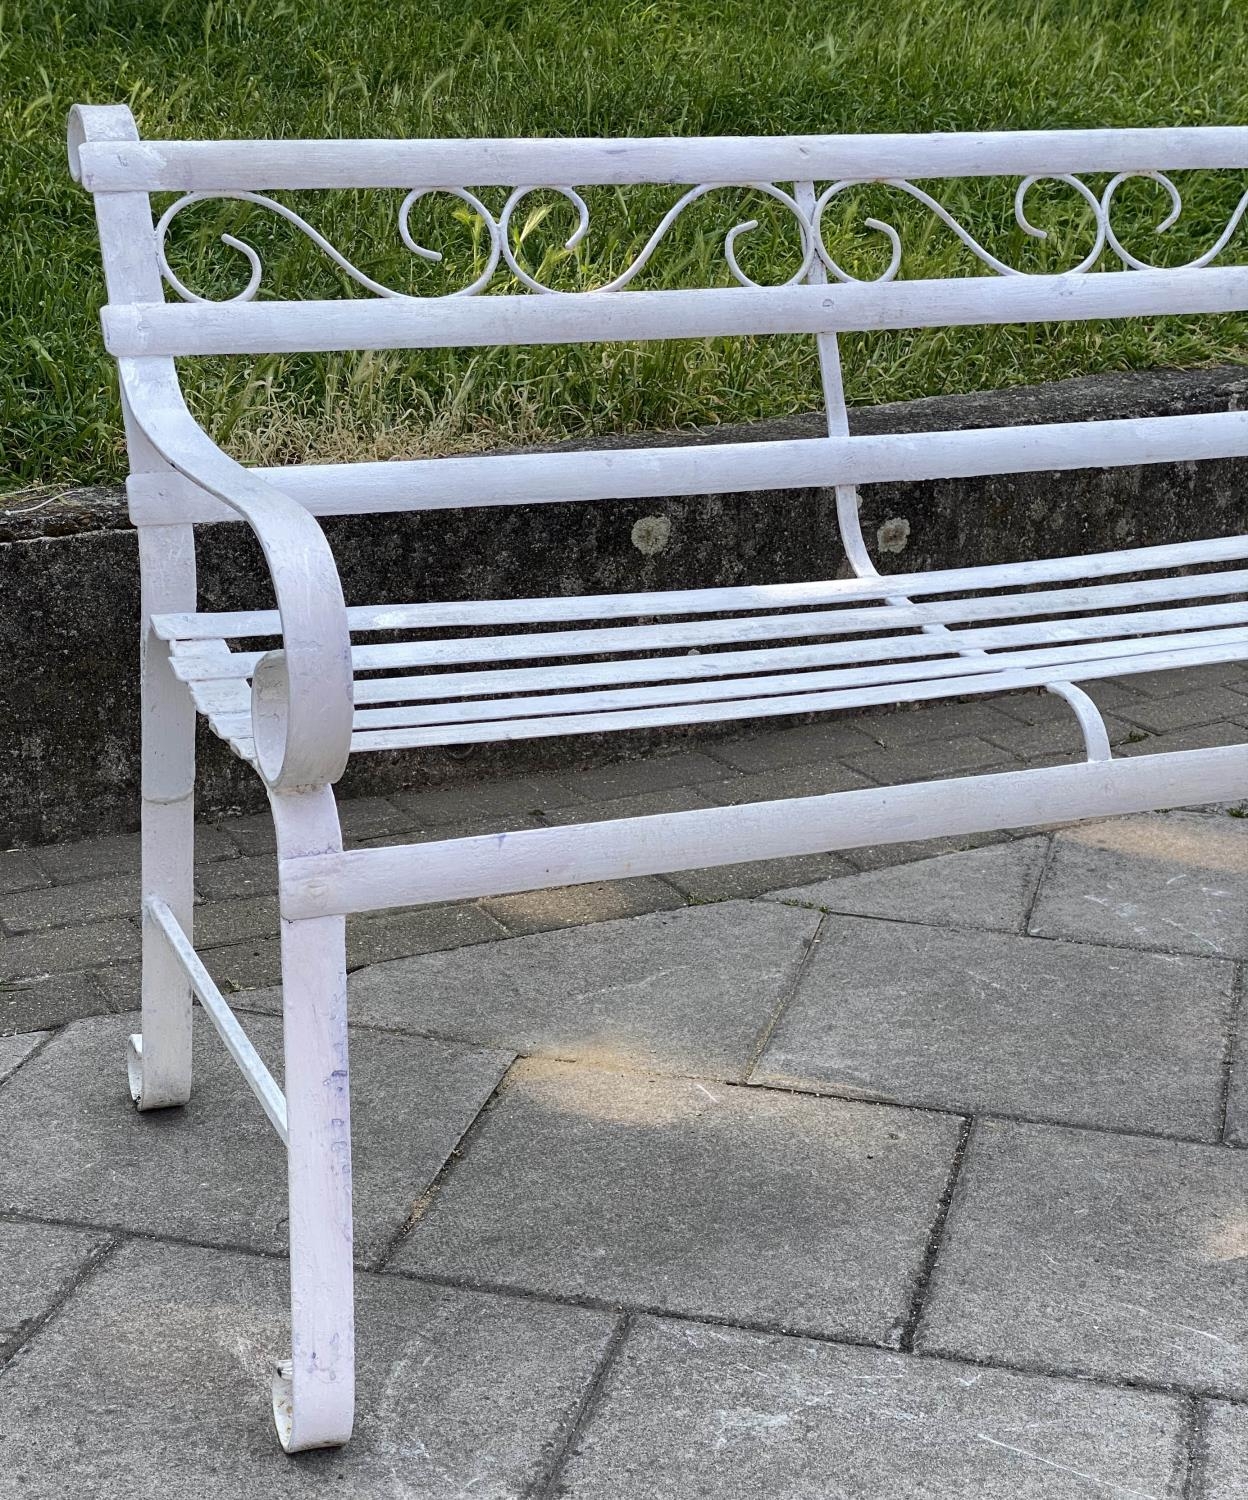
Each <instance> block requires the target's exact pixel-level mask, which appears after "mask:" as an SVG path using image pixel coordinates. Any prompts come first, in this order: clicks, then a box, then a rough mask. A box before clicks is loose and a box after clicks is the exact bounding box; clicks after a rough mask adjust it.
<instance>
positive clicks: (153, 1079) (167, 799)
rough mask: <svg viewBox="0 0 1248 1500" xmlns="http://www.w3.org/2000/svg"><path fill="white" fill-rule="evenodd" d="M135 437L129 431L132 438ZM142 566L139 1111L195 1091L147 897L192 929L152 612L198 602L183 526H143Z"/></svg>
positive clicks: (135, 1069) (186, 764)
mask: <svg viewBox="0 0 1248 1500" xmlns="http://www.w3.org/2000/svg"><path fill="white" fill-rule="evenodd" d="M132 437H133V434H132ZM139 561H140V567H141V572H142V588H141V606H140V607H141V611H142V625H141V641H140V651H141V653H142V655H141V660H142V674H143V676H142V696H143V706H142V738H143V750H142V754H143V773H142V774H143V782H142V795H143V803H142V900H143V904H144V905H143V980H142V987H143V999H142V1004H143V1034H142V1037H141V1038H140V1037H131V1038H130V1092H131V1093H132V1094H133V1096H134V1099H135V1102H136V1104H137V1105H138V1106H139V1108H140V1109H142V1110H147V1109H165V1108H167V1107H168V1106H170V1105H176V1104H185V1103H186V1101H187V1100H188V1099H189V1098H190V1096H191V986H190V983H189V981H188V980H187V977H186V973H185V972H184V970H183V968H182V965H181V964H180V963H179V962H178V959H177V956H176V955H175V954H174V953H173V952H172V951H171V949H170V947H169V944H168V943H167V942H166V941H165V939H164V936H163V934H162V933H161V932H160V930H159V928H158V927H157V926H156V925H155V924H154V923H153V922H152V920H151V917H150V914H149V912H148V909H147V903H148V902H150V901H152V900H157V901H162V902H164V903H165V905H166V906H168V908H169V910H170V911H171V912H172V913H173V915H174V917H175V919H176V920H177V922H178V925H179V926H180V927H181V928H182V930H183V932H185V933H186V934H187V937H188V940H189V939H190V938H191V935H192V922H193V920H194V909H195V907H194V903H195V889H194V880H195V795H194V794H195V707H194V704H193V703H192V702H191V697H190V694H189V693H188V692H187V691H186V688H185V686H184V685H183V684H182V683H180V682H179V681H178V680H177V679H176V678H175V677H174V675H173V673H172V671H171V670H170V666H169V647H168V644H167V643H166V642H165V641H162V640H161V639H160V638H159V637H158V636H157V635H156V634H155V633H154V632H153V630H152V629H151V623H150V622H151V618H152V615H153V614H161V613H164V612H166V611H171V610H185V609H190V610H193V609H194V608H195V540H194V533H193V531H192V529H191V527H189V526H152V527H144V528H143V529H141V530H140V532H139Z"/></svg>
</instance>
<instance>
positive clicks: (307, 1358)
mask: <svg viewBox="0 0 1248 1500" xmlns="http://www.w3.org/2000/svg"><path fill="white" fill-rule="evenodd" d="M270 801H271V803H272V807H273V817H274V821H275V823H276V826H277V854H278V861H279V864H280V863H283V862H284V861H286V860H288V859H293V858H298V857H301V856H304V855H307V854H312V853H332V852H337V851H339V850H341V848H342V839H341V835H340V832H339V827H338V814H337V809H336V806H335V803H334V794H333V791H332V789H331V788H330V787H319V788H313V789H310V790H308V791H304V792H295V793H287V794H278V793H271V794H270ZM282 1015H283V1027H284V1045H285V1061H286V1077H285V1085H286V1125H287V1132H288V1143H287V1183H288V1188H289V1193H290V1315H291V1357H290V1360H289V1361H288V1362H286V1363H284V1364H281V1365H279V1366H278V1370H277V1374H276V1376H275V1377H274V1381H273V1416H274V1421H275V1422H276V1424H277V1431H278V1436H279V1437H280V1439H281V1442H282V1446H283V1448H285V1449H286V1451H287V1452H288V1453H295V1452H298V1451H300V1450H302V1449H305V1448H330V1447H337V1446H338V1445H339V1444H342V1443H345V1442H346V1441H347V1439H348V1438H349V1437H350V1436H351V1427H352V1423H353V1420H354V1414H355V1308H354V1289H353V1265H352V1223H351V1103H350V1083H349V1077H348V1067H347V971H346V921H345V918H343V917H312V918H307V919H304V920H300V921H293V922H292V921H287V920H285V919H284V918H283V920H282Z"/></svg>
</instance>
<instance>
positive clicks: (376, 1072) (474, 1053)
mask: <svg viewBox="0 0 1248 1500" xmlns="http://www.w3.org/2000/svg"><path fill="white" fill-rule="evenodd" d="M195 1019H196V1032H195V1068H196V1074H195V1091H194V1093H193V1095H192V1097H191V1102H190V1103H189V1104H188V1105H187V1106H186V1107H185V1108H183V1109H171V1110H160V1111H156V1112H152V1113H149V1114H145V1115H140V1114H139V1113H138V1111H137V1110H135V1109H134V1107H133V1105H132V1104H131V1102H130V1096H129V1090H128V1087H127V1084H126V1070H125V1053H124V1046H123V1044H124V1041H125V1037H126V1035H127V1034H128V1033H129V1032H131V1031H134V1030H137V1028H138V1018H137V1016H135V1015H134V1014H129V1015H126V1016H105V1017H99V1018H96V1019H93V1020H86V1021H76V1022H74V1023H73V1024H72V1025H70V1026H68V1027H66V1029H65V1030H64V1031H63V1032H61V1033H60V1034H59V1035H58V1036H57V1037H55V1038H54V1039H53V1040H52V1041H51V1042H50V1043H49V1044H48V1045H47V1047H45V1048H44V1050H43V1051H42V1052H41V1053H40V1054H39V1055H38V1056H37V1057H34V1058H32V1059H31V1060H30V1061H29V1062H28V1063H27V1064H26V1065H25V1066H24V1067H23V1068H22V1069H21V1070H20V1071H19V1072H18V1073H17V1074H16V1075H15V1076H14V1077H13V1078H11V1079H10V1080H9V1082H8V1083H7V1084H6V1085H5V1087H4V1088H3V1089H2V1090H0V1140H3V1141H4V1142H5V1150H4V1151H3V1153H0V1208H3V1209H7V1210H10V1211H14V1212H17V1213H30V1214H37V1215H40V1216H43V1217H48V1218H64V1219H69V1220H73V1221H75V1222H78V1223H83V1222H85V1223H90V1224H96V1225H101V1226H105V1227H110V1226H116V1227H118V1228H121V1229H127V1230H132V1231H135V1232H139V1233H152V1234H164V1235H171V1236H177V1237H179V1238H186V1239H193V1240H199V1241H203V1242H205V1243H208V1244H214V1245H239V1246H245V1247H250V1248H252V1249H256V1250H265V1251H284V1250H285V1248H286V1155H285V1151H284V1150H283V1148H282V1145H281V1142H280V1141H279V1140H278V1138H277V1136H276V1135H275V1134H274V1132H273V1130H272V1128H271V1127H270V1125H269V1122H268V1121H267V1120H266V1119H265V1117H264V1115H263V1114H262V1113H261V1112H260V1109H259V1106H258V1105H257V1104H256V1101H255V1100H254V1099H253V1098H252V1096H251V1093H250V1091H249V1090H248V1088H247V1085H246V1084H245V1082H244V1081H243V1077H242V1074H241V1073H240V1072H239V1071H238V1069H237V1068H236V1067H235V1065H234V1062H233V1061H232V1059H231V1058H230V1057H229V1055H228V1054H227V1053H226V1051H225V1049H224V1047H223V1046H222V1045H221V1043H220V1041H219V1039H218V1038H217V1037H216V1036H215V1034H214V1033H213V1032H212V1028H211V1026H210V1024H209V1022H208V1021H207V1019H206V1018H205V1017H204V1016H203V1014H202V1012H199V1011H197V1012H196V1018H195ZM247 1030H248V1032H249V1034H250V1035H251V1038H252V1040H253V1041H254V1042H255V1044H256V1049H257V1051H259V1053H260V1054H261V1056H262V1057H263V1058H264V1060H265V1062H266V1063H267V1064H268V1066H269V1067H270V1068H271V1069H272V1071H273V1073H274V1076H275V1077H277V1078H278V1079H279V1081H280V1078H281V1070H280V1056H281V1040H280V1028H279V1026H278V1024H277V1023H276V1022H274V1021H270V1020H268V1019H265V1018H260V1017H255V1018H252V1017H249V1018H248V1022H247ZM509 1061H510V1054H508V1053H503V1052H498V1051H487V1050H482V1049H475V1048H467V1047H458V1046H454V1045H450V1044H445V1043H438V1042H431V1041H419V1042H417V1041H413V1040H410V1039H407V1038H401V1037H392V1036H384V1035H381V1034H379V1033H376V1032H368V1031H360V1032H357V1033H356V1034H355V1035H353V1036H352V1038H351V1069H352V1083H353V1090H352V1094H353V1104H354V1110H353V1119H352V1126H353V1145H354V1151H353V1171H354V1186H355V1229H356V1251H357V1256H358V1258H359V1259H360V1260H361V1261H364V1260H367V1259H370V1258H371V1257H373V1256H376V1255H377V1254H379V1253H380V1252H381V1250H382V1249H383V1247H384V1246H385V1245H386V1243H387V1242H388V1239H389V1237H390V1236H391V1235H392V1234H393V1233H395V1231H397V1230H398V1229H399V1228H400V1227H401V1226H402V1224H403V1223H404V1221H405V1219H406V1218H407V1215H408V1213H409V1212H410V1210H411V1207H412V1205H413V1203H414V1202H415V1201H416V1199H417V1198H419V1197H420V1195H421V1193H422V1192H423V1191H424V1189H425V1188H426V1187H427V1185H428V1184H429V1182H430V1181H431V1180H432V1178H433V1177H434V1175H435V1174H436V1173H437V1171H438V1169H439V1168H440V1167H441V1165H442V1163H443V1162H444V1161H445V1159H446V1157H447V1156H448V1155H449V1153H450V1152H451V1151H452V1150H453V1148H454V1146H455V1144H456V1142H457V1141H458V1140H459V1138H460V1136H461V1135H462V1134H463V1132H464V1130H465V1129H466V1128H467V1127H468V1125H469V1123H470V1122H471V1121H472V1119H473V1117H474V1115H475V1114H476V1113H477V1111H478V1110H479V1109H480V1107H481V1105H482V1104H483V1103H484V1102H485V1100H486V1099H487V1098H488V1097H489V1095H490V1093H491V1092H492V1090H493V1089H494V1087H495V1085H496V1083H497V1082H498V1079H499V1078H500V1076H501V1075H502V1072H503V1070H504V1069H505V1068H506V1066H507V1063H508V1062H509Z"/></svg>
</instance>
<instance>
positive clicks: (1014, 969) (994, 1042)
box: [751, 855, 1235, 1141]
mask: <svg viewBox="0 0 1248 1500" xmlns="http://www.w3.org/2000/svg"><path fill="white" fill-rule="evenodd" d="M975 857H976V856H974V855H969V856H968V855H956V856H953V858H954V859H964V858H975ZM944 863H945V861H944V860H933V861H931V863H930V864H928V865H924V866H919V867H918V868H919V869H925V870H932V872H933V875H935V873H936V872H935V870H934V869H933V866H936V865H940V864H944ZM903 873H909V872H903ZM862 878H864V879H874V878H876V877H862ZM844 883H845V884H852V882H844ZM1234 978H1235V972H1234V966H1233V965H1231V964H1229V963H1224V962H1222V961H1220V960H1216V959H1199V958H1189V957H1186V956H1178V955H1172V954H1160V953H1135V952H1131V951H1130V950H1126V949H1122V948H1093V947H1090V946H1087V945H1082V944H1073V943H1054V942H1048V941H1045V940H1042V939H1038V938H1026V937H1016V936H1011V935H1007V934H1004V933H995V932H970V931H965V932H958V931H951V930H948V929H945V928H940V927H924V926H922V925H918V924H912V923H906V922H883V921H873V920H870V919H868V918H856V917H841V916H835V915H833V916H829V917H828V918H827V920H826V922H825V924H824V927H823V929H822V931H821V933H820V940H819V944H818V947H817V949H816V951H815V953H814V954H813V955H812V957H811V961H810V963H809V964H808V965H807V967H806V969H805V971H804V972H803V974H802V977H801V982H800V984H799V986H798V991H797V994H796V996H795V997H794V999H793V1001H792V1002H791V1004H790V1005H789V1006H788V1008H787V1009H786V1010H785V1012H784V1014H783V1015H782V1016H781V1018H780V1020H779V1022H778V1023H777V1025H776V1028H775V1030H774V1031H773V1033H772V1035H771V1039H770V1041H769V1043H768V1046H767V1048H766V1050H765V1051H764V1053H763V1055H762V1057H761V1058H760V1060H759V1063H758V1067H757V1068H756V1070H755V1071H754V1073H753V1074H752V1075H751V1082H760V1083H769V1084H778V1085H780V1086H782V1087H783V1086H798V1087H804V1088H821V1087H822V1088H828V1089H830V1090H832V1091H834V1092H837V1093H850V1094H865V1095H870V1096H871V1097H873V1098H883V1099H890V1100H893V1101H896V1102H900V1103H905V1104H920V1105H928V1106H934V1107H936V1108H941V1109H955V1110H961V1111H965V1112H980V1111H986V1112H989V1113H997V1114H1007V1115H1021V1116H1023V1117H1025V1118H1028V1119H1033V1120H1050V1121H1056V1122H1058V1123H1070V1124H1078V1125H1099V1126H1106V1127H1110V1128H1112V1129H1119V1130H1144V1131H1150V1132H1156V1133H1164V1134H1169V1135H1181V1136H1185V1137H1189V1138H1192V1139H1197V1140H1206V1141H1216V1140H1217V1139H1218V1138H1219V1133H1220V1130H1221V1119H1222V1089H1223V1058H1224V1052H1225V1046H1226V1041H1225V1037H1226V1026H1227V1018H1228V1015H1229V1013H1230V1010H1231V1004H1232V995H1233V988H1234Z"/></svg>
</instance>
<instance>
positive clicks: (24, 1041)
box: [0, 1031, 50, 1083]
mask: <svg viewBox="0 0 1248 1500" xmlns="http://www.w3.org/2000/svg"><path fill="white" fill-rule="evenodd" d="M49 1034H50V1033H48V1032H46V1031H31V1032H28V1033H27V1034H26V1035H25V1036H5V1037H0V1083H3V1082H4V1080H5V1079H6V1078H8V1077H10V1076H11V1075H12V1074H13V1073H15V1072H16V1071H17V1070H18V1068H20V1067H21V1065H22V1064H23V1063H24V1062H25V1061H26V1059H27V1058H28V1057H29V1056H30V1054H31V1053H32V1052H33V1051H34V1050H35V1048H36V1047H37V1046H38V1045H39V1043H40V1042H43V1041H46V1040H47V1038H48V1036H49Z"/></svg>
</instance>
